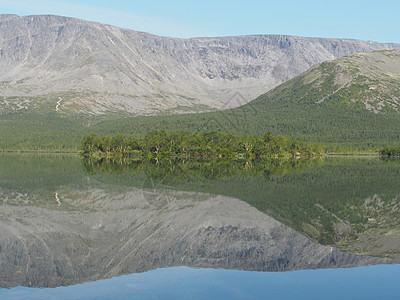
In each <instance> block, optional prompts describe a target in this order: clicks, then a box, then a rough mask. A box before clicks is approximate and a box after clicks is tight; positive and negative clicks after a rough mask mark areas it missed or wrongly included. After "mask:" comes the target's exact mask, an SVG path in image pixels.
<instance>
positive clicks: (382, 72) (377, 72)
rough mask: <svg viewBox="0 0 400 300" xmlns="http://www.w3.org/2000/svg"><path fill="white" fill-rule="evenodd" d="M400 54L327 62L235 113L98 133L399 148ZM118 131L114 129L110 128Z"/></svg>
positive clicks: (121, 124) (109, 124)
mask: <svg viewBox="0 0 400 300" xmlns="http://www.w3.org/2000/svg"><path fill="white" fill-rule="evenodd" d="M399 75H400V51H399V50H388V51H377V52H372V53H369V54H354V55H350V56H347V57H344V58H341V59H338V60H333V61H329V62H324V63H322V64H320V65H319V66H315V67H313V68H311V69H310V70H308V71H307V72H305V73H303V74H301V75H300V76H298V77H296V78H294V79H292V80H290V81H288V82H286V83H284V84H282V85H280V86H278V87H277V88H275V89H273V90H271V91H269V92H268V93H266V94H264V95H262V96H260V97H258V98H257V99H255V100H254V101H252V102H250V103H248V104H246V105H244V106H242V107H239V108H235V109H230V110H224V111H218V112H213V113H206V114H197V115H179V116H165V117H151V118H134V119H123V120H117V121H104V122H102V123H99V124H97V125H95V127H94V128H92V130H93V131H96V132H97V133H99V134H101V133H106V132H107V133H115V132H118V129H120V131H121V132H126V133H129V134H140V133H141V132H145V131H147V130H150V129H153V128H164V129H176V128H180V129H187V130H192V131H195V130H220V131H225V132H231V133H239V134H244V133H258V134H264V133H265V132H266V131H271V132H272V133H274V134H283V135H287V136H291V137H294V138H297V139H302V140H308V141H312V142H321V143H326V144H330V145H331V147H332V149H334V148H335V145H338V146H340V147H341V148H342V149H343V147H344V148H348V149H353V148H357V149H370V150H371V149H379V148H380V147H382V146H384V145H386V144H400V132H399V121H400V115H399V112H398V109H399V103H400V80H398V79H397V78H399ZM111 128H113V129H111Z"/></svg>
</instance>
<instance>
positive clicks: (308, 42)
mask: <svg viewBox="0 0 400 300" xmlns="http://www.w3.org/2000/svg"><path fill="white" fill-rule="evenodd" d="M399 47H400V45H399V44H380V43H375V42H369V41H359V40H347V39H325V38H304V37H294V36H284V35H255V36H236V37H218V38H192V39H177V38H168V37H159V36H154V35H151V34H147V33H143V32H137V31H132V30H127V29H121V28H117V27H113V26H110V25H104V24H99V23H93V22H87V21H83V20H78V19H72V18H67V17H60V16H52V15H45V16H24V17H20V16H17V15H0V93H1V94H2V96H4V97H5V99H7V98H9V97H11V96H20V97H21V98H20V99H19V100H18V99H11V100H10V99H8V100H7V101H8V102H10V101H11V102H12V101H20V102H21V103H24V105H22V104H21V103H17V104H15V103H14V104H15V105H14V107H15V106H16V107H18V108H20V109H39V108H38V107H43V105H39V104H37V102H38V101H39V102H40V101H41V102H40V103H42V102H43V103H44V104H47V105H48V107H49V109H55V106H56V103H57V101H59V97H61V98H62V99H63V101H62V104H61V105H60V107H59V110H58V111H59V112H60V113H62V112H86V113H93V114H101V113H105V112H110V111H114V112H115V111H121V110H123V111H126V112H128V113H129V114H154V113H159V112H166V111H167V112H173V113H175V112H181V111H184V110H186V111H202V110H210V109H221V108H228V107H236V106H240V105H243V104H245V103H246V102H248V101H250V100H252V99H254V98H255V97H257V96H258V95H260V94H262V93H265V92H267V91H268V90H270V89H272V88H274V87H275V86H277V85H279V84H280V83H283V82H285V81H287V80H288V79H291V78H293V77H294V76H297V75H299V74H300V73H301V72H304V71H306V70H307V69H308V68H309V67H311V66H312V65H314V64H316V63H319V62H322V61H325V60H330V59H335V58H339V57H341V56H344V55H348V54H352V53H356V52H369V51H372V50H378V49H389V48H399ZM237 93H240V95H241V96H242V97H235V96H234V95H237ZM1 94H0V95H1ZM27 97H34V98H32V99H33V101H26V98H27ZM24 101H25V102H24ZM43 103H42V104H43ZM11 104H12V103H11ZM11 104H10V105H11ZM18 104H19V105H18ZM10 107H11V106H10Z"/></svg>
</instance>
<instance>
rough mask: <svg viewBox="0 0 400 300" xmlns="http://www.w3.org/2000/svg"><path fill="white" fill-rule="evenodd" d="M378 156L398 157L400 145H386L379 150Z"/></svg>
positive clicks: (399, 155)
mask: <svg viewBox="0 0 400 300" xmlns="http://www.w3.org/2000/svg"><path fill="white" fill-rule="evenodd" d="M379 155H380V156H384V157H400V147H386V148H384V149H382V150H380V151H379Z"/></svg>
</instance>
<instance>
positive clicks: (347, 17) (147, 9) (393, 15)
mask: <svg viewBox="0 0 400 300" xmlns="http://www.w3.org/2000/svg"><path fill="white" fill-rule="evenodd" d="M0 13H14V14H19V15H32V14H57V15H63V16H70V17H76V18H81V19H85V20H90V21H97V22H102V23H107V24H111V25H115V26H119V27H125V28H129V29H133V30H140V31H145V32H150V33H153V34H158V35H164V36H173V37H185V38H186V37H195V36H224V35H244V34H289V35H298V36H312V37H338V38H355V39H363V40H372V41H378V42H397V43H400V1H399V0H379V1H377V0H375V1H370V0H364V1H360V0H354V1H352V0H346V1H345V0H335V1H321V0H303V1H300V0H297V1H292V0H286V1H282V0H281V1H279V0H276V1H258V0H247V1H245V0H241V1H236V0H219V1H218V0H197V1H191V0H186V1H180V0H169V1H162V0H153V1H145V0H141V1H135V0H133V1H118V0H114V1H110V0H108V1H107V0H96V1H92V0H79V1H77V0H62V1H57V0H56V1H51V0H35V1H28V0H4V1H3V0H0Z"/></svg>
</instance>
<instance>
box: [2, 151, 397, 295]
mask: <svg viewBox="0 0 400 300" xmlns="http://www.w3.org/2000/svg"><path fill="white" fill-rule="evenodd" d="M399 195H400V161H399V160H382V159H379V158H377V157H365V158H354V157H353V158H345V157H344V158H326V159H313V160H302V159H300V160H277V159H276V160H237V161H235V160H221V159H220V160H217V159H214V160H182V159H180V160H176V159H175V160H167V159H163V160H145V161H140V160H138V161H134V160H124V159H115V160H105V159H103V160H100V161H97V160H81V159H79V158H78V157H76V156H74V155H65V154H59V155H55V154H54V155H49V154H47V155H44V154H43V155H39V154H0V201H1V203H2V207H1V210H0V222H1V228H2V230H1V232H0V298H6V299H7V298H9V299H35V298H36V299H42V298H54V299H60V298H65V299H74V298H75V299H83V298H84V299H88V298H89V299H90V298H93V299H99V298H100V299H109V298H132V297H134V298H143V299H148V298H174V299H175V298H185V299H187V298H193V299H199V298H207V299H209V298H219V299H220V298H239V299H248V298H253V299H258V298H265V296H270V297H271V298H287V299H290V298H304V299H310V298H321V297H322V295H323V297H324V298H332V299H334V298H338V297H340V298H349V299H355V298H364V299H365V298H382V297H383V298H392V297H393V298H395V297H396V296H397V295H398V293H399V292H400V288H398V287H397V286H398V285H397V278H398V275H400V265H399V263H400V260H399V259H400V213H399V209H400V208H399V202H400V201H399Z"/></svg>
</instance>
